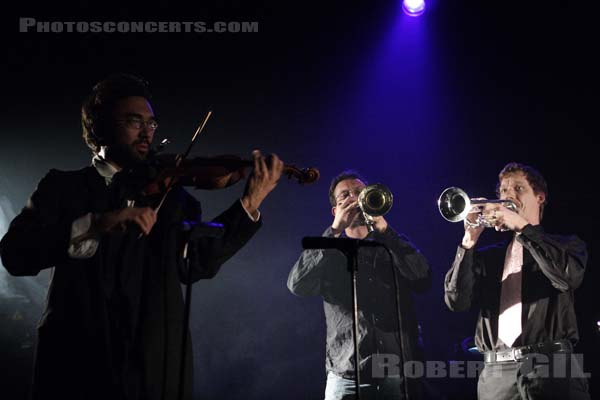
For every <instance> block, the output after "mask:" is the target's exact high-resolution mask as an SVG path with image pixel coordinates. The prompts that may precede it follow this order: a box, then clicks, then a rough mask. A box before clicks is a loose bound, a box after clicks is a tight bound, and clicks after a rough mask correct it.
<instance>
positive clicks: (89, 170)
mask: <svg viewBox="0 0 600 400" xmlns="http://www.w3.org/2000/svg"><path fill="white" fill-rule="evenodd" d="M150 100H151V96H150V93H149V90H148V86H147V83H146V82H145V81H144V80H142V79H141V78H138V77H135V76H131V75H125V74H118V75H113V76H110V77H109V78H107V79H106V80H104V81H102V82H100V83H98V84H97V85H96V86H95V87H94V88H93V91H92V93H91V94H90V96H89V97H88V98H87V99H86V100H85V101H84V103H83V106H82V112H81V118H82V125H83V138H84V140H85V142H86V143H87V145H88V146H89V147H90V149H91V150H92V152H93V159H92V165H91V166H87V167H85V168H82V169H80V170H77V171H58V170H55V169H52V170H51V171H50V172H49V173H48V174H47V175H46V176H45V177H44V178H43V179H42V180H41V181H40V183H39V185H38V187H37V189H36V191H35V192H34V193H33V195H32V196H31V198H30V200H29V202H28V204H27V205H26V206H25V208H24V209H23V210H22V211H21V213H20V214H19V215H18V216H17V217H16V218H15V219H14V220H13V221H12V223H11V225H10V228H9V230H8V232H7V234H6V235H5V236H4V238H3V239H2V242H1V243H0V254H1V256H2V263H3V264H4V266H5V268H6V269H7V270H8V271H9V272H10V273H11V274H13V275H19V276H24V275H36V274H38V273H39V272H40V270H42V269H46V268H54V270H53V275H52V280H51V283H50V288H49V292H48V300H47V307H46V310H45V312H44V314H43V316H42V319H41V321H40V324H39V337H38V343H37V351H36V359H35V368H34V379H33V393H32V397H33V398H34V399H55V398H60V399H63V400H67V399H83V398H85V399H102V400H105V399H119V400H136V399H175V398H177V396H178V390H179V371H180V361H181V358H182V357H181V355H180V354H181V353H180V346H181V342H182V334H183V328H182V318H183V311H184V310H183V308H184V307H183V296H182V293H181V286H180V284H181V282H182V281H183V277H182V274H183V272H182V271H183V270H184V269H183V262H182V253H183V252H182V248H183V247H184V244H185V243H184V242H187V239H186V234H185V233H184V232H183V231H182V229H181V228H180V227H181V226H182V223H183V222H184V221H189V220H192V221H199V220H200V216H201V211H200V204H199V202H198V201H197V200H195V199H194V197H192V196H191V195H190V194H189V193H187V192H186V190H184V189H183V188H182V187H181V186H177V185H175V186H174V187H173V188H172V189H171V190H170V191H169V192H168V193H167V194H166V195H165V199H164V202H163V204H162V207H161V208H160V210H159V211H156V204H153V203H152V201H151V200H149V199H148V198H146V197H144V196H142V195H141V194H140V193H139V191H138V190H132V189H131V187H129V184H130V183H131V179H124V177H125V175H126V171H132V170H144V168H138V167H140V166H144V165H145V162H146V161H147V159H148V158H149V157H150V154H151V146H152V142H153V139H154V134H155V131H156V129H157V127H158V122H157V118H156V116H155V114H154V111H153V108H152V105H151V103H150ZM253 166H254V168H253V171H252V173H251V174H250V176H249V177H248V180H247V182H246V187H245V190H244V192H243V195H242V197H241V199H238V200H236V201H235V202H234V203H233V204H232V205H231V206H230V207H229V208H228V209H227V210H225V211H224V212H223V213H221V214H220V215H219V216H218V217H216V218H215V219H214V221H215V222H218V223H220V224H223V226H224V235H223V236H222V237H220V238H210V239H209V238H200V239H194V240H193V241H190V242H189V243H188V246H186V251H188V252H189V253H190V254H192V255H193V256H192V257H191V258H190V262H189V271H190V272H189V273H190V277H191V280H192V281H197V280H199V279H209V278H212V277H213V276H215V274H216V273H217V272H218V270H219V268H220V266H221V265H222V264H223V263H224V262H225V261H227V260H228V259H229V258H230V257H232V256H233V255H234V254H235V253H236V252H237V251H238V250H239V249H240V248H242V247H243V246H244V245H245V244H246V243H247V242H248V241H249V240H250V238H251V237H252V236H253V235H254V234H255V233H256V231H257V230H258V229H259V228H260V226H261V216H260V212H259V207H260V205H261V204H262V202H263V200H264V199H265V197H266V196H267V195H268V194H269V193H270V192H271V191H272V190H273V189H274V188H275V186H276V185H277V182H278V180H279V178H280V176H281V173H282V169H283V163H282V162H281V160H279V159H278V157H277V156H275V155H272V156H271V157H269V158H268V159H267V158H265V157H263V156H262V155H261V154H260V152H259V151H255V152H254V153H253ZM134 176H135V175H134ZM134 186H135V185H134ZM187 343H188V346H187V349H186V350H187V351H186V356H185V358H186V360H185V364H186V368H184V370H185V376H184V385H183V388H184V396H183V397H184V398H185V399H190V398H191V395H192V368H191V366H192V365H191V364H192V351H191V345H189V341H187Z"/></svg>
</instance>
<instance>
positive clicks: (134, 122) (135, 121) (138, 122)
mask: <svg viewBox="0 0 600 400" xmlns="http://www.w3.org/2000/svg"><path fill="white" fill-rule="evenodd" d="M117 122H123V123H124V124H125V126H126V127H128V128H131V129H144V128H146V127H148V129H150V130H151V131H155V130H156V129H157V128H158V122H157V121H156V120H155V119H149V120H148V121H144V120H143V119H140V118H126V119H118V120H117Z"/></svg>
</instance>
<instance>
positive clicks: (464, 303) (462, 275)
mask: <svg viewBox="0 0 600 400" xmlns="http://www.w3.org/2000/svg"><path fill="white" fill-rule="evenodd" d="M517 240H519V241H520V242H521V243H522V244H523V278H522V279H523V283H522V289H521V291H522V293H521V300H522V303H523V311H522V327H523V331H522V334H521V336H519V337H518V338H517V339H516V340H515V343H514V344H513V345H514V346H523V345H528V344H534V343H540V342H548V341H554V340H560V339H569V340H571V341H572V342H573V343H575V342H577V340H578V339H579V335H578V332H577V321H576V318H575V306H574V291H575V289H577V288H578V287H579V285H580V284H581V282H582V280H583V275H584V271H585V265H586V263H587V251H586V245H585V243H584V242H583V241H581V240H580V239H579V238H578V237H577V236H560V235H551V234H548V233H546V232H544V230H543V228H542V226H541V225H537V226H532V225H527V226H526V227H525V228H524V229H523V231H522V232H521V234H520V235H519V236H518V238H517ZM507 247H508V243H500V244H497V245H494V246H489V247H486V248H483V249H481V250H475V249H469V250H466V249H464V248H462V247H459V248H458V250H457V253H456V257H455V258H454V263H453V264H452V268H451V269H450V270H449V271H448V273H447V274H446V279H445V282H444V288H445V300H446V304H447V305H448V307H449V308H450V309H451V310H453V311H465V310H468V309H471V308H475V309H479V310H480V313H479V320H478V322H477V330H476V334H475V343H476V344H477V347H478V348H479V350H481V351H489V350H498V349H504V348H506V346H505V345H504V344H503V343H502V341H499V340H498V316H499V309H500V291H501V288H502V271H503V269H504V259H505V256H506V249H507Z"/></svg>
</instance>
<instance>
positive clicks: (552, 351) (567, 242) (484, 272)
mask: <svg viewBox="0 0 600 400" xmlns="http://www.w3.org/2000/svg"><path fill="white" fill-rule="evenodd" d="M498 179H499V182H498V185H497V194H498V196H499V198H500V199H501V200H510V201H511V202H512V203H513V204H514V206H516V209H514V210H511V209H510V208H508V207H507V204H500V203H487V205H486V206H485V208H484V210H483V211H482V213H481V215H482V217H483V218H484V219H485V221H487V224H489V225H491V226H493V227H495V229H496V230H507V231H510V233H511V236H512V237H511V238H510V241H507V242H503V243H499V244H497V245H494V246H489V247H485V248H482V249H476V248H475V246H476V244H477V242H478V240H479V237H480V235H481V233H482V232H483V230H484V226H478V225H481V224H477V223H475V222H476V218H479V217H478V215H477V214H476V213H471V214H470V216H469V217H468V219H466V220H465V233H464V236H463V239H462V243H461V244H460V246H459V247H458V250H457V253H456V257H455V258H454V263H453V264H452V268H451V269H450V271H448V273H447V274H446V279H445V282H444V287H445V293H446V295H445V300H446V304H447V305H448V307H449V308H450V309H451V310H452V311H464V310H468V309H470V308H472V307H477V308H479V309H480V313H479V320H478V322H477V331H476V334H475V343H476V345H477V348H478V349H479V350H480V351H482V352H484V361H485V366H484V368H483V370H482V371H481V374H480V376H479V382H478V388H477V392H478V393H477V394H478V398H479V399H480V400H487V399H490V400H492V399H493V400H509V399H510V400H513V399H514V400H517V399H523V400H525V399H534V400H535V399H589V395H588V393H587V382H586V380H585V379H584V377H583V371H582V365H581V364H580V363H578V360H577V358H576V357H574V356H573V355H572V352H573V345H574V344H575V343H576V342H577V341H578V339H579V334H578V331H577V320H576V317H575V308H574V291H575V289H577V287H579V285H580V284H581V281H582V280H583V274H584V270H585V265H586V262H587V250H586V245H585V243H584V242H582V241H581V240H580V239H579V238H578V237H577V236H574V235H570V236H564V235H555V234H549V233H546V232H545V231H544V229H543V228H542V226H541V225H540V222H541V219H542V216H543V211H544V206H545V205H546V203H547V199H548V187H547V185H546V181H545V179H544V178H543V176H542V175H541V174H540V173H539V172H538V171H537V170H536V169H534V168H533V167H530V166H528V165H524V164H519V163H510V164H508V165H506V166H505V167H504V168H503V169H502V171H501V172H500V174H499V175H498Z"/></svg>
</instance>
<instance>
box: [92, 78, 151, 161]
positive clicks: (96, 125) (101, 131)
mask: <svg viewBox="0 0 600 400" xmlns="http://www.w3.org/2000/svg"><path fill="white" fill-rule="evenodd" d="M132 96H141V97H144V98H146V99H147V100H150V99H151V98H152V95H151V94H150V90H149V88H148V82H147V81H146V80H144V79H143V78H140V77H138V76H135V75H129V74H124V73H118V74H113V75H110V76H109V77H108V78H106V79H104V80H103V81H101V82H99V83H98V84H96V86H94V88H93V89H92V93H91V94H90V95H89V96H88V97H87V98H86V99H85V100H84V102H83V105H82V106H81V126H82V129H83V134H82V136H83V140H84V141H85V143H86V144H87V145H88V147H89V148H90V149H92V151H93V152H94V153H98V152H99V151H100V146H102V145H104V144H106V141H107V140H108V139H109V138H110V137H109V134H110V130H109V127H110V124H111V120H112V112H113V109H114V105H115V103H116V102H117V100H120V99H123V98H125V97H132Z"/></svg>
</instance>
